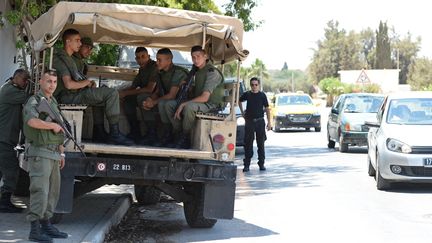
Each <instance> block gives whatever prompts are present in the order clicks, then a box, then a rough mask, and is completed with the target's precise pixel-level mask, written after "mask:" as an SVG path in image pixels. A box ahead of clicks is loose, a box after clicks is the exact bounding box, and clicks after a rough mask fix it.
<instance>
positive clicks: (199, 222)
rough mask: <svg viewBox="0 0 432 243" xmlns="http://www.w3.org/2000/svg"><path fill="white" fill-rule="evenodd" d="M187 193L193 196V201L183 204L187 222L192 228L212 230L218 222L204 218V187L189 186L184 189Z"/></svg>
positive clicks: (199, 185)
mask: <svg viewBox="0 0 432 243" xmlns="http://www.w3.org/2000/svg"><path fill="white" fill-rule="evenodd" d="M184 189H185V192H186V193H187V194H189V195H190V196H192V199H191V200H190V201H187V202H183V210H184V214H185V218H186V222H187V223H188V225H189V226H190V227H192V228H211V227H213V226H214V225H215V224H216V222H217V220H216V219H207V218H204V216H203V212H204V186H203V185H202V184H198V185H188V186H185V187H184Z"/></svg>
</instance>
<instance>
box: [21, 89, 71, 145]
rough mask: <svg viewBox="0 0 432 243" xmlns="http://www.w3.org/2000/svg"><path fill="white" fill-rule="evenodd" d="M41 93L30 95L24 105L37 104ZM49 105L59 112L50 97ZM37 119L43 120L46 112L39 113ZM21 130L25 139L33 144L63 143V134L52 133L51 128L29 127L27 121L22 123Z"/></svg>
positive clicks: (55, 103) (54, 101)
mask: <svg viewBox="0 0 432 243" xmlns="http://www.w3.org/2000/svg"><path fill="white" fill-rule="evenodd" d="M42 96H43V95H42V94H41V93H40V92H39V93H38V94H36V95H34V96H32V97H30V99H29V100H28V101H27V104H26V106H28V105H32V106H33V104H35V106H37V105H38V104H39V102H40V99H41V97H42ZM49 103H50V106H51V107H52V108H53V110H54V111H55V112H57V113H60V111H59V109H58V105H57V102H56V100H55V99H54V98H51V102H49ZM38 118H39V119H41V120H43V121H45V119H46V118H47V114H39V117H38ZM23 132H24V135H25V137H26V139H27V141H28V142H29V143H30V144H31V145H33V146H42V147H43V146H46V145H60V144H63V141H64V134H63V133H61V132H60V133H54V132H53V131H52V130H43V129H36V128H33V127H30V126H29V125H28V124H27V123H24V124H23Z"/></svg>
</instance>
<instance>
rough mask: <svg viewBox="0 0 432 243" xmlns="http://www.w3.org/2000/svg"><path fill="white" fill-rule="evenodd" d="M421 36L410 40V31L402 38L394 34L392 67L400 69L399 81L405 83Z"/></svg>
mask: <svg viewBox="0 0 432 243" xmlns="http://www.w3.org/2000/svg"><path fill="white" fill-rule="evenodd" d="M420 45H421V38H420V37H417V38H416V39H415V40H412V36H411V34H410V33H407V35H406V36H405V37H403V38H401V37H399V36H396V38H395V40H394V41H393V55H392V56H393V68H398V67H399V69H400V72H399V83H400V84H406V83H407V79H408V73H409V70H410V65H411V63H412V62H413V61H414V60H415V59H416V58H417V55H418V52H419V51H420Z"/></svg>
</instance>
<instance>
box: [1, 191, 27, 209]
mask: <svg viewBox="0 0 432 243" xmlns="http://www.w3.org/2000/svg"><path fill="white" fill-rule="evenodd" d="M11 197H12V193H10V192H3V193H2V194H1V198H0V213H21V212H22V211H23V208H20V207H17V206H15V205H14V204H13V203H12V202H11Z"/></svg>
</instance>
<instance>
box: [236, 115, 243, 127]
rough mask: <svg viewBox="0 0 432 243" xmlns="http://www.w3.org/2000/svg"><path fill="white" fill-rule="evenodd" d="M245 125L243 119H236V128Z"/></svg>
mask: <svg viewBox="0 0 432 243" xmlns="http://www.w3.org/2000/svg"><path fill="white" fill-rule="evenodd" d="M244 124H245V119H244V118H243V117H238V118H237V126H243V125H244Z"/></svg>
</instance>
